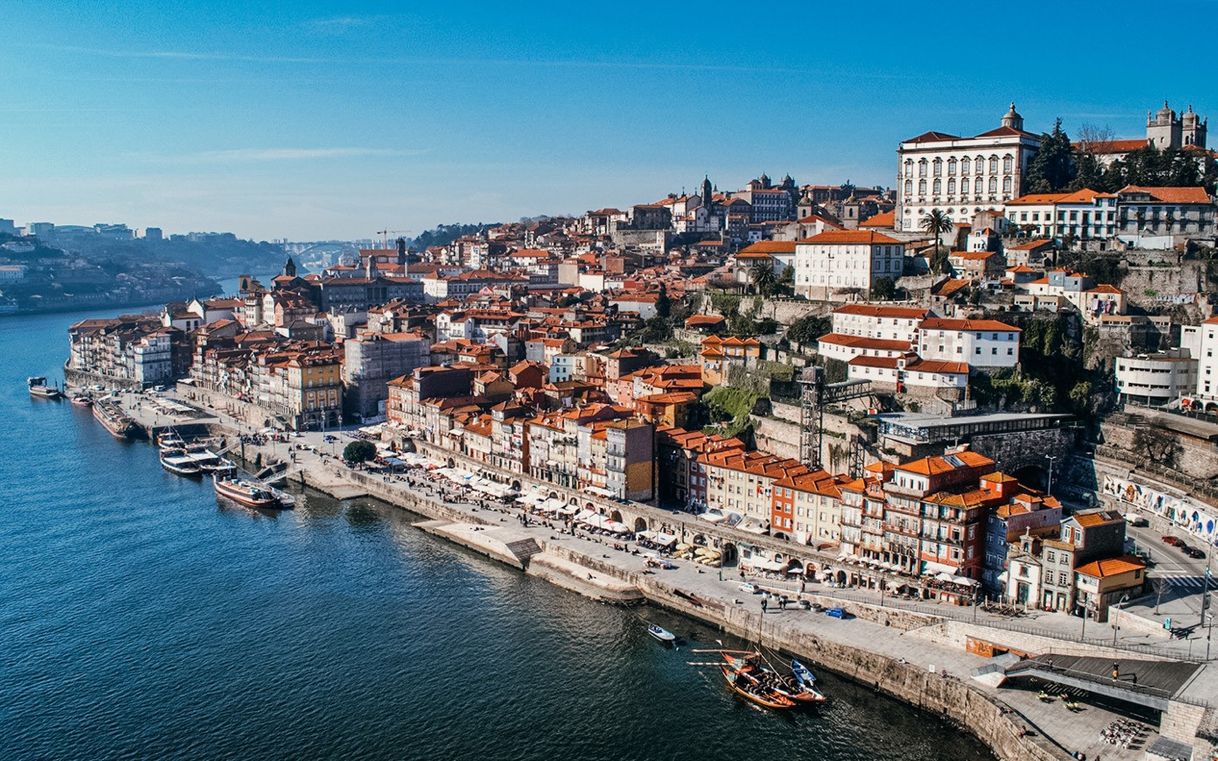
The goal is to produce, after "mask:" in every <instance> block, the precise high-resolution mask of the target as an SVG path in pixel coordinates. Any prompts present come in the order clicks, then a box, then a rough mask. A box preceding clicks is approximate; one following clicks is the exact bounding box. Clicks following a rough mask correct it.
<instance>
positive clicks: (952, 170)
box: [947, 158, 956, 177]
mask: <svg viewBox="0 0 1218 761" xmlns="http://www.w3.org/2000/svg"><path fill="white" fill-rule="evenodd" d="M947 174H948V176H949V177H950V176H953V175H955V174H956V159H955V158H951V159H948V160H947Z"/></svg>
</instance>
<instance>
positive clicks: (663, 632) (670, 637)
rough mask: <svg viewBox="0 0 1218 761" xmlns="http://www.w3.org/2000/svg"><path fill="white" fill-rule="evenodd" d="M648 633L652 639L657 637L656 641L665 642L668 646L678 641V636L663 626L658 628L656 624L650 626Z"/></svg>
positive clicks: (648, 626)
mask: <svg viewBox="0 0 1218 761" xmlns="http://www.w3.org/2000/svg"><path fill="white" fill-rule="evenodd" d="M647 633H648V634H650V635H651V636H652V637H655V638H656V639H658V640H659V641H660V642H663V643H664V644H666V645H670V644H672V643H673V642H676V641H677V635H675V634H673V633H672V632H670V631H668V630H667V629H665V628H664V627H663V626H656V625H655V624H648V625H647Z"/></svg>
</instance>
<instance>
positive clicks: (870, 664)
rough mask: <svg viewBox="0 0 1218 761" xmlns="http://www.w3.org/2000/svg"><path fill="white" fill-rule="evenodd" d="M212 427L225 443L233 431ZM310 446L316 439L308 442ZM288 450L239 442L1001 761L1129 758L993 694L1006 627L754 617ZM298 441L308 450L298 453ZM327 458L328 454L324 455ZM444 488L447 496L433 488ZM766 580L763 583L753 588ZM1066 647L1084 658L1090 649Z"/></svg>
mask: <svg viewBox="0 0 1218 761" xmlns="http://www.w3.org/2000/svg"><path fill="white" fill-rule="evenodd" d="M222 417H223V413H219V415H218V416H217V417H216V418H215V420H214V421H213V425H216V426H218V428H217V430H219V431H222V432H224V433H227V434H229V435H232V434H233V433H234V431H236V430H237V427H236V426H234V425H232V424H230V423H228V422H226V421H224V420H222V419H221V418H222ZM315 439H316V440H315ZM292 441H293V442H295V443H294V444H285V443H283V442H279V443H274V442H271V443H268V444H267V445H265V446H263V447H252V446H247V452H246V456H247V457H249V458H255V459H256V460H257V461H258V462H259V463H260V464H262V465H265V464H266V463H267V462H269V461H272V460H278V461H282V462H285V463H286V464H287V466H288V475H289V477H290V478H291V480H292V481H293V482H295V483H299V484H301V485H302V486H306V487H309V488H313V489H316V490H318V491H321V492H324V493H327V494H333V495H335V496H336V497H337V498H351V497H354V496H357V495H366V496H370V497H374V498H376V499H378V500H380V501H382V502H385V503H387V504H390V505H395V506H398V507H401V508H404V509H406V510H409V511H410V512H412V513H415V514H418V515H421V516H425V517H426V518H428V519H429V520H428V521H424V522H423V524H421V525H419V528H422V529H423V530H425V531H428V532H429V533H433V534H435V535H437V536H442V537H443V538H445V539H447V540H449V541H452V542H454V543H457V544H460V545H462V546H465V547H467V548H469V549H472V550H473V551H475V552H478V553H479V554H482V555H484V556H486V557H490V558H492V559H495V560H498V561H500V562H502V563H505V564H507V565H510V566H513V567H515V568H518V569H521V570H524V571H525V572H526V573H530V574H531V575H537V576H539V577H541V578H545V579H546V580H548V581H551V582H553V583H556V584H557V585H559V586H562V587H564V588H566V589H570V590H572V591H576V592H579V593H580V594H584V595H585V596H589V597H592V598H594V599H601V600H612V601H626V600H625V599H621V600H615V599H614V597H616V596H619V595H625V596H626V597H627V598H629V599H644V600H646V601H647V602H650V603H652V604H655V605H658V606H661V607H664V608H666V609H669V610H672V611H676V612H678V613H681V614H683V615H686V616H689V617H690V618H693V619H695V620H698V621H701V622H704V623H706V624H709V625H711V626H714V627H716V628H718V629H720V630H722V631H726V632H731V633H733V634H736V635H738V636H741V637H743V638H745V639H749V640H754V641H760V642H761V643H762V644H764V645H765V646H766V647H770V648H773V649H775V650H781V651H784V652H789V653H793V654H795V655H798V656H800V657H801V658H804V659H806V660H809V661H811V662H814V663H817V664H819V665H821V666H823V667H825V668H828V669H830V670H832V671H834V672H836V673H838V674H842V675H844V676H847V677H849V678H851V679H853V680H855V681H857V682H859V683H861V684H865V685H868V686H870V687H872V688H873V689H876V690H878V691H880V692H883V693H885V694H887V695H890V696H893V697H896V698H898V699H901V700H903V701H905V702H907V703H909V704H911V705H914V706H917V707H919V708H921V709H923V710H926V711H930V712H932V713H934V714H936V715H938V716H940V717H942V718H944V719H945V720H948V721H950V722H953V723H955V724H957V725H959V726H961V727H963V728H965V729H967V730H968V731H969V732H971V733H972V734H974V735H975V736H977V737H978V738H979V739H980V740H982V741H983V742H984V743H986V745H988V746H989V747H990V748H991V749H992V750H993V751H994V752H995V754H996V755H997V756H998V757H999V758H1002V759H1008V758H1009V759H1014V758H1032V759H1066V758H1070V757H1071V754H1072V753H1075V752H1081V753H1086V754H1087V755H1088V757H1094V755H1095V753H1097V752H1102V753H1103V755H1104V757H1105V758H1109V759H1120V758H1130V759H1133V758H1140V753H1139V754H1137V755H1134V754H1127V753H1122V752H1121V751H1120V750H1119V749H1114V748H1112V747H1111V746H1105V745H1102V744H1100V742H1099V740H1098V735H1099V731H1100V730H1101V729H1102V728H1103V726H1104V725H1106V724H1107V723H1109V722H1110V721H1111V720H1113V719H1114V718H1115V715H1114V714H1110V713H1108V712H1106V711H1103V710H1101V709H1098V708H1089V709H1088V710H1087V711H1086V712H1085V713H1084V714H1074V713H1072V712H1068V711H1066V710H1065V709H1064V708H1063V707H1062V706H1061V705H1060V704H1049V705H1046V704H1044V703H1041V702H1040V701H1038V700H1037V698H1036V696H1035V694H1034V693H1031V692H1028V691H1025V690H1012V689H999V688H998V687H997V686H995V679H994V678H993V677H994V673H993V670H994V669H995V668H996V666H995V665H994V663H993V661H992V659H991V658H989V657H985V656H983V655H979V654H976V653H975V652H971V651H970V650H972V649H973V648H971V645H970V643H971V641H976V640H981V641H987V642H990V643H995V642H996V643H1003V642H1004V641H1005V642H1008V643H1009V642H1010V641H1011V639H1012V636H1013V635H1012V634H1011V632H1003V631H997V630H992V629H988V628H987V627H984V626H979V625H972V626H970V625H968V624H966V623H963V622H960V621H954V620H949V619H944V618H942V617H939V616H935V615H930V614H924V613H919V612H915V611H909V610H902V609H899V608H893V607H885V606H884V605H883V604H882V601H881V604H879V605H875V604H868V603H864V602H859V601H857V600H850V599H843V598H841V597H835V596H834V595H835V594H836V593H837V590H833V589H828V588H825V587H822V586H819V585H814V586H813V587H811V588H810V590H809V594H808V595H807V596H808V597H809V598H810V599H812V600H814V601H817V602H820V603H821V604H823V605H843V606H845V607H847V608H848V609H849V610H850V612H851V613H852V614H853V617H852V618H850V619H849V620H844V621H839V620H836V619H832V618H829V617H827V616H823V615H817V614H814V613H811V612H806V611H796V610H787V611H781V612H778V611H774V610H773V608H771V610H770V611H769V612H768V613H763V612H762V611H761V609H760V606H759V603H758V598H756V597H752V596H750V595H746V594H744V593H742V592H740V591H739V590H738V589H737V586H738V584H739V578H738V577H737V578H734V579H733V578H732V574H734V573H736V572H735V571H734V570H733V571H732V572H731V574H726V575H724V576H721V575H720V573H719V572H718V571H717V570H714V569H707V568H703V567H701V566H697V565H696V564H693V563H678V565H679V568H677V569H676V570H673V571H663V572H654V571H651V570H650V569H648V568H646V567H645V565H644V563H643V558H642V556H640V555H638V554H635V553H634V552H633V551H623V550H621V549H617V548H615V547H614V544H618V545H620V544H621V542H615V541H613V540H606V539H604V538H602V537H596V536H591V535H586V534H583V533H582V532H578V531H577V532H575V534H574V535H572V534H567V533H563V531H562V530H561V528H560V527H558V526H555V525H547V524H545V523H540V524H539V523H536V522H534V523H533V524H532V525H530V526H525V525H523V524H522V523H520V522H519V521H518V518H519V515H520V511H519V510H518V509H513V508H506V507H497V506H491V505H489V504H488V503H486V502H483V504H476V503H466V502H462V501H461V500H460V498H457V497H455V496H454V495H453V494H452V492H451V490H448V489H447V487H446V486H445V485H444V483H445V482H430V483H428V482H426V481H422V480H420V479H421V475H419V474H417V472H416V476H414V477H408V478H406V479H403V478H402V477H400V476H399V477H389V476H384V475H380V474H373V473H369V472H366V471H362V470H355V469H351V468H349V467H347V466H346V465H345V464H343V463H341V462H340V461H339V460H338V458H337V457H336V454H337V450H338V449H339V448H340V447H341V444H339V445H329V446H327V445H324V444H322V443H321V442H320V436H313V435H306V436H305V437H304V438H303V439H292ZM305 442H308V444H307V446H305V447H300V446H296V444H299V443H305ZM327 450H328V451H327ZM446 490H447V491H449V493H448V494H446V493H445V492H446ZM763 583H766V582H763ZM1019 639H1020V641H1021V642H1022V643H1023V645H1024V648H1025V649H1024V651H1025V652H1041V653H1045V652H1065V651H1068V650H1069V649H1071V648H1070V647H1069V646H1068V643H1062V642H1060V641H1057V640H1043V639H1038V638H1036V637H1035V636H1031V635H1023V636H1021V637H1020V638H1019ZM1073 649H1075V650H1078V649H1082V650H1084V651H1086V652H1089V653H1090V652H1096V653H1097V654H1098V652H1102V651H1096V649H1095V648H1093V647H1092V646H1090V645H1087V646H1081V645H1080V646H1076V647H1075V648H1073ZM986 670H988V671H990V675H989V676H988V677H983V678H982V679H980V680H978V679H974V678H973V675H974V674H976V673H978V672H979V671H986Z"/></svg>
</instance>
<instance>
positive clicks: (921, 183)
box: [918, 180, 926, 196]
mask: <svg viewBox="0 0 1218 761" xmlns="http://www.w3.org/2000/svg"><path fill="white" fill-rule="evenodd" d="M918 195H920V196H924V195H926V180H918Z"/></svg>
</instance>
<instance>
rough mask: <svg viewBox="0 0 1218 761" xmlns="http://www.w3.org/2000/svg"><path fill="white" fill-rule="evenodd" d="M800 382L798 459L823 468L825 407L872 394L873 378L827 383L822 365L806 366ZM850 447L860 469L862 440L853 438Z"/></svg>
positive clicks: (851, 457) (812, 466)
mask: <svg viewBox="0 0 1218 761" xmlns="http://www.w3.org/2000/svg"><path fill="white" fill-rule="evenodd" d="M799 385H800V386H802V387H803V393H802V394H801V395H800V421H799V459H800V461H801V462H804V463H807V465H808V467H809V468H812V469H813V470H815V469H817V468H820V467H822V464H821V452H822V450H823V444H824V438H825V407H827V406H829V405H830V404H840V403H841V402H846V401H849V400H851V399H862V398H863V397H867V396H871V381H869V380H861V379H856V380H848V381H844V382H842V383H826V382H825V370H824V368H823V367H805V368H804V369H803V370H802V371H801V372H800V374H799ZM856 438H857V437H856ZM856 447H857V448H858V450H859V451H858V452H857V453H856V452H855V451H854V449H855V448H856ZM851 449H852V451H851V453H850V465H851V469H852V470H853V469H854V461H855V460H856V459H858V460H859V461H860V465H859V471H860V472H861V471H862V465H861V460H862V458H863V453H862V451H861V450H862V441H861V440H859V441H857V442H856V441H852V442H851Z"/></svg>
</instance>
